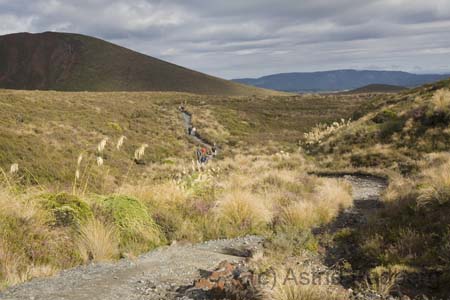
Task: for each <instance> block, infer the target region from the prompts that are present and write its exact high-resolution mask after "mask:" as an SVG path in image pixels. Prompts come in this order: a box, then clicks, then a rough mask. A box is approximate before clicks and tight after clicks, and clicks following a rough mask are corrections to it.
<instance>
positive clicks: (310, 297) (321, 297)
mask: <svg viewBox="0 0 450 300" xmlns="http://www.w3.org/2000/svg"><path fill="white" fill-rule="evenodd" d="M274 274H276V280H275V282H274V283H275V284H274V286H273V289H269V288H266V290H265V292H264V295H265V299H273V300H346V299H349V296H348V294H347V293H346V292H345V291H344V290H339V289H338V288H336V286H333V282H332V280H331V277H327V276H325V275H324V274H321V275H319V277H317V278H320V282H318V281H317V280H316V282H315V281H314V280H313V279H314V276H315V275H318V274H315V275H313V274H314V273H313V271H312V269H309V268H305V267H299V266H296V267H294V268H289V267H286V266H285V267H278V268H275V271H274ZM330 276H332V275H330ZM271 288H272V287H271Z"/></svg>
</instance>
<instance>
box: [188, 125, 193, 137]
mask: <svg viewBox="0 0 450 300" xmlns="http://www.w3.org/2000/svg"><path fill="white" fill-rule="evenodd" d="M191 134H192V126H189V127H188V135H191Z"/></svg>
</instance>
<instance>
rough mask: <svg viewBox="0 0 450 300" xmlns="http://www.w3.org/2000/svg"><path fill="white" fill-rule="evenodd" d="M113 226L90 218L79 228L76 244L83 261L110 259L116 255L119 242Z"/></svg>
mask: <svg viewBox="0 0 450 300" xmlns="http://www.w3.org/2000/svg"><path fill="white" fill-rule="evenodd" d="M116 234H117V233H116V230H115V228H114V226H112V225H108V224H104V223H103V222H101V221H100V220H98V219H96V218H91V219H89V220H88V221H87V222H85V223H84V224H82V225H81V226H80V228H79V236H78V238H77V241H76V244H77V247H78V249H79V251H80V255H81V257H82V259H83V261H84V262H89V261H93V262H100V261H111V260H113V259H115V258H117V257H118V254H119V243H118V238H117V235H116Z"/></svg>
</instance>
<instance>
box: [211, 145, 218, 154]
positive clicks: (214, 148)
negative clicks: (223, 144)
mask: <svg viewBox="0 0 450 300" xmlns="http://www.w3.org/2000/svg"><path fill="white" fill-rule="evenodd" d="M211 152H212V156H216V155H217V147H216V143H214V145H213V146H212V147H211Z"/></svg>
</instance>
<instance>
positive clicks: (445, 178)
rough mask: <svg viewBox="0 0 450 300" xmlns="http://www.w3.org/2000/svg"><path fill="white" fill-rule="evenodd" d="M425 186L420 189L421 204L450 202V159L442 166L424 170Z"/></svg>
mask: <svg viewBox="0 0 450 300" xmlns="http://www.w3.org/2000/svg"><path fill="white" fill-rule="evenodd" d="M422 176H423V177H424V180H423V188H421V189H420V190H419V197H418V202H419V204H420V205H428V204H433V203H436V204H438V205H443V204H446V203H447V202H450V160H448V161H447V162H445V163H443V164H442V165H440V166H437V167H434V168H431V169H427V170H425V171H423V173H422Z"/></svg>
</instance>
